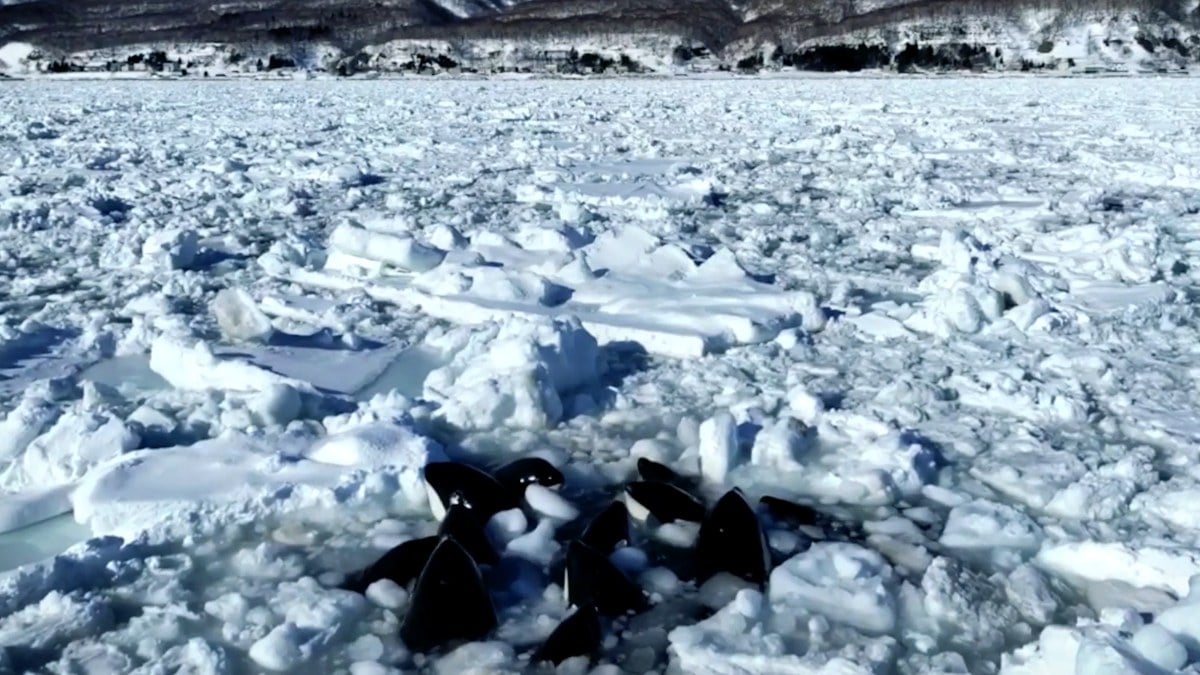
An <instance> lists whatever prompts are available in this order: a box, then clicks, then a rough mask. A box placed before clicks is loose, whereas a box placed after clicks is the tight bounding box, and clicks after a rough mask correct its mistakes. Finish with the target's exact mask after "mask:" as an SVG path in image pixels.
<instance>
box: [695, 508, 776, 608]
mask: <svg viewBox="0 0 1200 675" xmlns="http://www.w3.org/2000/svg"><path fill="white" fill-rule="evenodd" d="M694 555H695V558H694V565H695V569H696V573H697V574H696V577H697V582H704V581H705V580H707V579H708V578H709V577H711V576H712V575H714V574H717V573H719V572H728V573H730V574H732V575H734V576H736V577H740V578H742V579H745V580H746V581H749V582H751V583H754V584H758V585H760V586H761V585H762V584H765V583H766V582H767V575H768V573H769V571H770V560H771V558H770V551H769V549H768V548H767V538H766V535H764V534H763V529H762V525H761V524H760V523H759V521H758V514H757V513H755V512H754V509H753V508H752V507H751V506H750V504H749V502H747V501H746V498H745V496H744V495H742V491H741V490H738V489H737V488H734V489H732V490H730V491H729V492H726V493H725V494H724V495H723V496H722V497H721V498H720V499H719V500H717V503H716V504H715V505H714V506H713V508H712V510H711V511H710V512H709V513H708V515H707V516H706V517H705V519H704V522H703V523H701V524H700V534H699V536H698V537H697V538H696V548H695V554H694Z"/></svg>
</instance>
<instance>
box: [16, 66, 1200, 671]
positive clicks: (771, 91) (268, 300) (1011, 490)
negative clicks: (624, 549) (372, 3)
mask: <svg viewBox="0 0 1200 675" xmlns="http://www.w3.org/2000/svg"><path fill="white" fill-rule="evenodd" d="M1185 85H1186V82H1183V81H1180V80H1174V79H1163V80H1156V79H1139V80H1119V81H1117V80H1089V79H1040V78H1039V79H1019V78H1012V79H1004V78H967V79H961V78H938V79H857V78H854V79H828V78H826V79H818V80H775V81H770V80H754V79H744V80H742V79H739V80H729V81H630V82H625V81H617V80H600V81H597V80H587V81H579V82H575V81H571V82H566V81H557V82H539V81H521V82H503V83H501V82H496V83H489V82H478V81H475V82H468V81H453V82H450V81H436V82H428V81H418V82H414V81H409V80H403V81H388V82H286V83H265V82H236V83H235V82H203V83H201V82H195V83H189V84H187V85H184V84H179V83H153V82H138V83H132V82H130V83H115V82H109V83H106V82H86V83H85V82H38V83H24V82H15V83H8V84H5V85H3V86H2V87H0V167H3V169H2V170H0V531H4V532H5V534H0V547H3V549H2V550H0V569H7V570H8V571H7V572H6V573H5V574H4V576H3V577H2V578H0V646H3V652H0V671H4V672H8V671H18V672H20V671H23V670H32V671H38V672H53V673H81V672H86V673H101V672H123V673H126V672H138V673H158V672H181V671H182V672H196V673H238V672H257V671H267V670H276V671H284V672H291V673H309V672H311V673H340V672H349V673H354V674H355V675H363V674H366V673H381V672H398V671H399V672H412V671H415V670H420V671H428V672H460V671H461V672H467V671H469V669H470V668H478V669H482V670H480V671H478V672H485V671H486V672H520V671H522V670H523V669H524V668H525V666H526V661H525V659H527V657H528V654H529V651H530V650H531V649H532V648H533V647H534V646H536V645H537V644H538V642H540V640H541V639H543V638H544V637H545V636H546V635H548V634H549V632H550V631H551V630H552V628H553V627H554V625H555V624H556V623H557V621H558V620H559V619H561V618H562V617H563V616H564V615H565V614H566V613H567V611H568V610H567V607H566V605H565V603H564V600H563V597H562V592H561V588H560V586H561V583H562V580H561V579H557V578H555V576H554V574H552V571H551V570H552V567H553V565H552V563H551V561H552V560H554V559H555V556H556V555H557V554H558V553H560V547H561V545H562V543H561V542H560V541H559V540H556V539H555V538H553V537H552V536H551V535H552V534H553V532H554V530H555V529H556V528H559V527H563V525H562V521H563V519H564V518H566V517H569V515H570V514H573V513H575V512H576V511H577V510H580V511H582V512H583V514H584V517H587V516H589V515H590V514H592V513H595V509H596V508H597V507H598V506H599V505H601V504H602V499H601V497H600V495H603V494H611V493H612V491H613V490H614V489H615V486H616V485H618V484H620V483H622V482H624V481H626V480H629V479H630V477H631V475H632V472H633V468H634V463H635V459H636V458H637V457H641V456H646V457H651V458H653V459H656V460H658V461H661V462H664V463H667V464H669V465H671V466H673V467H674V468H676V469H677V470H678V471H681V472H683V473H687V474H692V475H696V476H699V477H701V479H702V480H703V481H704V485H703V488H702V490H703V491H704V492H705V493H706V494H709V495H712V494H719V493H720V492H721V491H722V490H724V489H726V488H729V487H732V486H740V487H741V488H742V489H743V490H744V491H745V492H746V493H747V495H749V496H751V497H758V496H760V495H763V494H772V495H775V496H782V497H788V498H791V499H795V500H798V501H802V502H805V503H808V504H816V505H819V506H821V508H822V509H824V510H826V511H827V512H828V513H830V514H832V516H833V517H836V518H839V519H841V520H843V521H846V522H844V523H843V524H842V525H841V526H839V527H838V528H834V531H831V532H824V533H822V532H814V531H811V528H810V529H809V530H804V529H799V530H798V529H793V528H788V527H784V526H779V525H775V526H772V527H771V529H770V531H769V532H768V537H769V541H770V544H771V547H772V556H773V558H774V559H775V561H776V562H777V563H778V565H777V566H776V567H775V569H774V571H773V572H772V574H771V578H770V581H769V583H768V584H766V585H765V587H764V588H762V589H758V590H755V589H743V590H740V591H738V589H737V588H727V587H709V586H706V587H705V588H704V589H701V590H697V589H695V588H692V587H691V586H690V585H689V584H687V583H681V582H680V581H679V579H678V578H676V577H675V574H674V573H673V572H672V571H671V570H670V569H667V565H666V563H664V562H663V561H662V560H660V559H658V558H656V557H653V556H652V557H651V558H649V559H646V558H645V557H644V556H643V557H641V558H639V557H638V556H636V555H635V556H633V557H632V558H630V556H628V555H626V556H625V557H624V558H622V560H621V562H620V564H621V565H622V566H623V568H625V569H627V570H631V571H632V572H636V573H637V577H636V578H637V580H638V583H639V584H640V585H641V586H642V587H643V588H645V589H647V590H648V591H652V593H653V595H652V596H651V597H652V599H653V602H654V603H655V604H656V606H655V607H654V608H653V609H652V610H651V612H650V613H649V614H647V615H646V616H644V617H641V618H640V619H638V618H635V619H634V620H632V621H631V622H630V623H629V625H628V626H626V627H625V629H624V630H623V632H622V633H621V639H619V640H618V639H611V640H609V641H608V642H606V643H605V647H604V649H603V651H602V654H601V655H600V657H599V658H598V659H597V660H596V661H595V662H594V663H593V664H591V665H588V664H582V663H580V662H574V663H572V662H568V663H567V664H566V665H564V667H563V669H562V670H563V671H564V672H567V671H570V672H588V671H589V670H590V669H595V672H599V673H609V672H636V673H643V672H659V673H664V672H681V673H682V672H686V673H692V674H696V673H714V674H716V673H722V674H732V673H828V674H834V673H837V674H842V673H880V674H883V673H902V674H912V675H917V674H924V673H930V674H932V673H973V674H990V673H1010V674H1012V675H1018V674H1044V675H1058V674H1060V673H1071V672H1076V673H1101V672H1103V673H1106V674H1107V673H1114V674H1115V673H1130V674H1132V673H1139V674H1146V673H1158V672H1180V671H1183V672H1200V665H1198V663H1200V632H1198V631H1197V628H1196V626H1197V625H1200V595H1198V594H1200V590H1196V591H1193V589H1194V588H1195V589H1200V583H1196V582H1197V581H1198V580H1200V577H1197V576H1196V575H1197V574H1200V515H1198V514H1200V512H1198V511H1197V509H1196V503H1197V500H1198V499H1200V471H1198V470H1197V466H1198V460H1200V409H1198V403H1200V397H1198V395H1197V393H1196V392H1197V391H1198V390H1200V333H1198V324H1197V317H1196V301H1197V299H1200V124H1198V120H1200V89H1197V88H1195V87H1189V86H1185ZM530 453H538V454H539V455H541V456H543V457H546V458H548V459H551V460H552V461H553V462H555V463H556V464H558V465H560V466H562V467H563V468H564V471H565V473H566V475H567V485H566V486H565V487H564V488H563V490H562V491H561V494H560V495H559V496H558V497H555V496H554V495H552V494H546V493H545V492H544V491H543V492H539V493H538V494H537V497H536V499H535V498H534V497H533V496H530V498H529V503H530V504H531V505H533V506H534V508H533V509H530V510H528V522H525V521H524V520H522V519H516V520H514V519H508V520H507V521H506V522H505V523H504V525H505V529H504V536H505V537H506V538H509V539H512V541H511V542H510V543H509V544H508V548H507V552H506V553H505V556H506V560H508V561H509V563H506V564H505V565H503V566H501V568H499V571H496V572H494V573H491V574H490V575H489V581H490V583H491V587H492V590H493V591H494V600H495V602H496V604H497V608H498V610H499V614H500V627H499V629H498V630H497V631H496V632H495V633H494V634H493V636H492V639H491V640H490V641H488V642H485V643H478V644H472V645H468V646H465V647H462V648H460V649H458V650H456V651H454V652H452V653H450V654H442V655H435V656H433V657H432V658H426V657H423V656H414V655H413V654H411V653H410V652H409V650H407V649H406V648H405V646H404V644H403V643H402V642H401V640H400V639H399V636H398V625H399V621H400V620H402V618H403V616H404V613H405V610H406V604H407V596H406V595H405V594H404V593H403V592H401V591H397V590H396V589H395V588H393V589H391V590H388V589H384V591H382V592H376V591H378V589H376V590H375V591H372V592H371V593H369V594H368V597H366V598H364V597H361V596H357V595H354V594H350V593H348V592H345V591H340V590H337V589H336V587H337V585H338V584H339V583H340V581H341V580H342V579H343V578H344V576H345V575H346V574H348V573H351V572H353V571H355V570H357V569H360V568H361V567H362V566H364V565H366V564H367V563H369V562H371V561H372V560H374V559H375V558H376V557H378V556H379V555H380V554H381V553H382V552H383V551H385V550H387V549H388V548H389V547H391V546H393V545H395V544H396V543H398V542H401V541H403V540H406V539H409V538H412V537H417V536H424V535H427V534H429V533H430V532H432V531H433V529H434V528H435V523H434V520H433V518H432V515H431V513H430V511H429V506H428V504H427V500H426V497H425V492H424V487H423V486H422V485H421V470H422V467H423V465H424V463H425V462H427V461H429V460H430V459H436V458H440V457H443V456H445V455H449V456H451V457H456V458H469V459H470V460H471V461H474V462H477V463H481V464H486V465H495V464H498V463H500V462H502V461H503V460H505V459H508V458H513V457H517V456H522V455H527V454H530ZM559 497H561V499H560V498H559ZM641 536H643V537H645V539H646V540H647V541H649V540H651V539H654V540H656V541H659V542H666V544H665V545H667V546H670V545H674V544H678V543H680V542H683V543H686V542H687V541H689V540H690V539H689V538H690V537H693V536H694V532H692V533H691V534H689V532H688V530H687V528H685V527H680V526H678V525H675V526H671V527H668V526H664V527H663V528H661V530H659V531H656V532H649V531H646V532H642V533H641ZM514 537H515V538H514ZM814 538H815V539H817V541H815V542H814V541H812V539H814ZM672 542H674V543H672ZM648 546H649V545H648ZM656 546H659V545H657V544H656ZM660 547H661V546H660ZM651 550H655V549H653V547H651ZM56 553H58V554H59V555H57V556H55V554H56ZM682 555H686V553H684V554H682ZM704 607H707V608H708V611H703V610H702V608H704Z"/></svg>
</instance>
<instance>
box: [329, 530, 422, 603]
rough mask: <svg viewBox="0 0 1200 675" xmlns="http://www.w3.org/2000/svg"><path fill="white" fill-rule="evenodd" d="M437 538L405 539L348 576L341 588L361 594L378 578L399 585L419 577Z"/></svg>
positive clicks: (404, 584)
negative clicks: (356, 572)
mask: <svg viewBox="0 0 1200 675" xmlns="http://www.w3.org/2000/svg"><path fill="white" fill-rule="evenodd" d="M438 541H439V537H421V538H420V539H409V540H408V541H405V542H401V543H400V544H398V545H396V546H394V547H392V549H391V550H389V551H388V552H387V553H384V554H383V555H382V556H380V558H379V560H376V561H375V562H374V563H372V564H371V565H370V566H369V567H367V568H366V569H364V570H362V571H361V572H359V573H358V574H356V575H354V576H353V577H351V578H350V579H349V580H347V581H346V583H345V584H344V585H343V586H342V588H344V589H346V590H348V591H354V592H355V593H365V592H366V591H367V588H368V587H369V586H370V585H371V584H373V583H375V582H376V581H379V580H381V579H389V580H391V581H393V582H395V583H396V584H397V585H399V586H408V584H409V583H410V582H411V581H412V580H413V579H416V578H417V576H419V575H420V574H421V570H423V569H425V564H426V563H428V562H429V557H430V556H432V555H433V549H435V548H437V545H438Z"/></svg>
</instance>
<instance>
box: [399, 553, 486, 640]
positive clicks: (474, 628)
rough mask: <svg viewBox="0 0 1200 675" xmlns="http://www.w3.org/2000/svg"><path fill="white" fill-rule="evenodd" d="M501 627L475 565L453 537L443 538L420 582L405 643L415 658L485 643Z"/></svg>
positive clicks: (403, 636)
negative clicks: (455, 644) (447, 648)
mask: <svg viewBox="0 0 1200 675" xmlns="http://www.w3.org/2000/svg"><path fill="white" fill-rule="evenodd" d="M496 626H497V620H496V608H495V606H494V605H493V604H492V598H491V596H490V595H488V590H487V588H486V587H485V586H484V584H483V577H482V576H480V574H479V568H478V567H477V566H476V565H475V561H474V560H472V559H471V556H470V555H469V554H468V553H467V551H466V549H464V548H463V547H462V545H461V544H459V543H458V542H457V541H455V540H454V538H453V537H443V538H442V539H441V541H440V542H439V543H438V545H437V548H435V549H434V551H433V555H431V556H430V557H429V562H428V563H426V565H425V569H423V570H421V576H420V577H419V578H418V579H417V586H416V588H415V589H414V590H413V593H412V601H411V603H410V604H409V608H408V613H407V614H405V615H404V621H403V623H401V624H400V639H401V640H403V641H404V644H405V645H406V646H407V647H408V648H409V649H410V650H412V651H414V652H421V653H424V652H429V651H431V650H433V649H436V648H438V647H441V646H443V645H446V644H448V643H451V642H456V641H474V640H481V639H483V638H485V637H487V635H488V634H489V633H491V632H492V631H493V630H495V628H496Z"/></svg>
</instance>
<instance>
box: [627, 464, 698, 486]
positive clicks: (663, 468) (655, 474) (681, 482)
mask: <svg viewBox="0 0 1200 675" xmlns="http://www.w3.org/2000/svg"><path fill="white" fill-rule="evenodd" d="M637 472H638V475H639V476H641V477H642V480H649V481H658V482H660V483H670V484H671V485H674V486H676V487H679V488H682V489H685V490H686V489H689V488H692V487H694V486H695V481H694V480H692V479H689V478H685V477H684V476H682V475H681V474H679V472H677V471H675V469H672V468H671V467H669V466H667V465H666V464H662V463H660V462H656V461H654V460H652V459H650V458H648V457H639V458H638V461H637Z"/></svg>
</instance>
